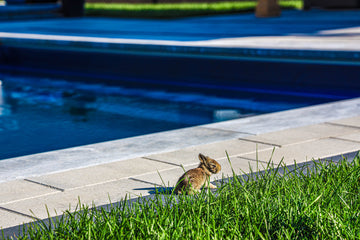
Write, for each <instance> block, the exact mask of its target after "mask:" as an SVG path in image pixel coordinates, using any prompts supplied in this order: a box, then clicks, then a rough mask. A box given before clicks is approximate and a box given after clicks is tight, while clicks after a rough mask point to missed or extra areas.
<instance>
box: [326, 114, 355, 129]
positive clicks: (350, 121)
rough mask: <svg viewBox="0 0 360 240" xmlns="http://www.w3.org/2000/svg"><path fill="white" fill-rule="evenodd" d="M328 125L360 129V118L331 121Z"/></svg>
mask: <svg viewBox="0 0 360 240" xmlns="http://www.w3.org/2000/svg"><path fill="white" fill-rule="evenodd" d="M330 123H334V124H340V125H345V126H350V127H358V128H360V116H356V117H352V118H345V119H339V120H335V121H331V122H330Z"/></svg>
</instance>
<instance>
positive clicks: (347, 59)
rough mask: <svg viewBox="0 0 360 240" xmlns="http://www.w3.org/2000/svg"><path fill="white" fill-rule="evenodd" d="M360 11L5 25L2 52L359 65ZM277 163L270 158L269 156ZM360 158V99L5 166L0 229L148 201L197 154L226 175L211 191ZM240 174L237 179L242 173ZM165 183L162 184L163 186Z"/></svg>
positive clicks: (0, 25)
mask: <svg viewBox="0 0 360 240" xmlns="http://www.w3.org/2000/svg"><path fill="white" fill-rule="evenodd" d="M359 13H360V11H355V10H350V11H321V10H312V11H309V12H300V11H284V12H283V13H282V16H281V17H280V18H269V19H256V18H255V17H254V16H253V15H252V14H244V15H229V16H216V17H202V18H190V19H178V20H167V21H159V20H147V21H145V20H130V19H115V20H114V19H104V18H79V19H62V18H56V19H50V20H46V21H45V20H34V21H26V22H22V21H16V22H15V21H14V22H0V43H1V44H2V45H3V46H28V47H34V48H62V49H66V48H72V49H76V50H79V51H90V50H91V51H127V52H132V53H134V54H138V53H141V54H142V53H147V54H158V55H159V54H160V55H161V54H164V53H166V54H196V55H201V54H204V55H206V56H207V57H262V58H272V57H282V58H289V59H293V60H294V61H295V60H296V61H300V60H301V61H333V62H336V63H340V64H358V63H359V58H360V54H359V53H360V51H359V50H360V44H359V41H360V37H359V33H360V14H359ZM274 149H275V151H274V155H273V156H272V158H271V155H272V152H273V150H274ZM359 150H360V98H354V99H349V100H344V101H339V102H333V103H327V104H322V105H317V106H311V107H306V108H299V109H293V110H289V111H283V112H277V113H271V114H264V115H259V116H254V117H249V118H243V119H237V120H231V121H226V122H221V123H215V124H208V125H201V126H196V127H191V128H185V129H178V130H174V131H167V132H161V133H156V134H149V135H143V136H138V137H133V138H128V139H120V140H116V141H111V142H104V143H98V144H92V145H86V146H79V147H74V148H69V149H64V150H59V151H54V152H48V153H40V154H35V155H29V156H23V157H17V158H13V159H7V160H1V161H0V189H1V191H0V228H3V229H5V230H6V231H5V232H6V234H11V233H12V232H14V231H15V232H16V231H17V230H18V229H17V228H16V226H18V225H19V224H22V223H28V222H30V221H33V220H37V219H45V218H47V217H48V214H47V211H46V206H47V208H48V210H49V214H50V216H56V215H59V214H61V213H62V212H63V211H65V210H68V209H70V210H74V209H75V207H76V205H77V204H78V200H79V198H80V200H81V202H82V203H83V204H92V203H94V204H95V205H96V206H102V205H107V204H108V203H109V199H111V201H112V202H113V203H115V202H118V201H120V200H121V199H122V198H124V197H125V195H127V194H130V196H131V197H133V198H136V197H139V196H148V195H150V194H152V192H153V191H154V187H155V186H157V187H171V186H173V185H174V184H175V182H176V180H177V179H178V177H179V176H180V175H181V174H182V173H183V169H182V167H181V166H183V167H184V168H185V169H190V168H193V167H195V166H196V165H197V164H198V160H197V155H198V153H199V152H201V153H203V154H205V155H208V156H211V157H213V158H215V159H216V160H218V161H219V162H220V163H221V165H222V171H221V173H220V174H217V175H214V176H213V177H212V179H211V180H212V181H215V180H217V179H221V178H222V177H227V176H232V171H231V168H230V165H229V163H228V161H227V159H226V157H225V156H226V155H225V151H227V152H228V153H229V156H230V159H231V161H232V166H233V168H234V170H235V172H236V173H238V174H241V173H242V171H245V172H248V171H249V168H250V167H252V168H253V169H257V167H259V169H262V164H264V165H265V164H266V163H267V162H268V161H269V159H270V158H271V159H272V162H273V163H274V164H275V165H277V164H279V163H280V161H281V160H282V159H283V161H284V162H285V163H286V164H293V163H294V160H296V161H297V162H298V163H300V162H306V161H310V160H312V159H313V158H314V159H319V158H331V157H333V156H338V155H343V154H348V153H354V152H357V151H359ZM240 169H241V171H240ZM159 175H161V177H162V179H163V180H164V182H162V181H161V178H160V176H159Z"/></svg>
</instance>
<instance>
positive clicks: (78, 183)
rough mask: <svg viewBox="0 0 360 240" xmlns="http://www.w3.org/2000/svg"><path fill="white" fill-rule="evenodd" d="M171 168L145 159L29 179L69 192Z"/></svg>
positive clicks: (171, 166)
mask: <svg viewBox="0 0 360 240" xmlns="http://www.w3.org/2000/svg"><path fill="white" fill-rule="evenodd" d="M170 168H174V166H173V165H170V164H166V163H162V162H156V161H151V160H148V159H145V158H134V159H129V160H124V161H118V162H113V163H107V164H101V165H97V166H93V167H87V168H81V169H75V170H69V171H66V172H61V173H55V174H49V175H42V176H38V177H29V178H27V179H30V180H32V181H35V182H39V183H42V184H46V185H50V186H54V187H57V188H61V189H64V190H69V189H73V188H79V187H85V186H91V185H96V184H101V183H106V182H111V181H116V180H119V179H122V178H128V177H131V176H136V175H141V174H145V173H149V172H156V171H158V170H163V169H170ZM69 179H71V181H69Z"/></svg>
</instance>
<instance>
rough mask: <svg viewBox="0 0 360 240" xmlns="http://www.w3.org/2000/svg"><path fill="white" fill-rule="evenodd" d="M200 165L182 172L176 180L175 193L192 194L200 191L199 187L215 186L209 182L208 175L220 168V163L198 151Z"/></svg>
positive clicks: (218, 170)
mask: <svg viewBox="0 0 360 240" xmlns="http://www.w3.org/2000/svg"><path fill="white" fill-rule="evenodd" d="M199 160H200V165H199V166H198V167H197V168H194V169H190V170H189V171H187V172H186V173H184V174H183V175H182V176H181V177H180V178H179V180H178V181H177V184H176V188H175V193H177V194H181V193H186V194H191V195H192V194H194V193H198V192H200V189H201V187H203V186H204V185H205V187H209V188H216V186H215V185H213V184H211V183H210V182H209V181H210V175H211V174H212V173H218V172H220V170H221V166H220V164H219V163H218V162H217V161H215V160H214V159H212V158H209V157H207V156H204V155H203V154H201V153H199Z"/></svg>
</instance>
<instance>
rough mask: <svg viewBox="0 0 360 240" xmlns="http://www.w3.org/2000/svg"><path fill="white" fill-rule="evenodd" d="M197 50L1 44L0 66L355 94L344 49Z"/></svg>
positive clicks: (357, 72)
mask: <svg viewBox="0 0 360 240" xmlns="http://www.w3.org/2000/svg"><path fill="white" fill-rule="evenodd" d="M195 49H196V48H194V47H189V49H187V48H180V49H176V47H175V48H174V49H168V51H165V52H163V53H159V52H157V51H155V50H154V49H153V48H150V49H147V50H146V49H145V50H143V51H140V50H137V51H135V50H131V51H130V50H129V51H109V50H108V49H103V51H100V50H99V49H94V50H91V49H83V48H79V49H77V50H76V51H75V50H74V49H69V48H68V47H67V48H57V49H56V48H52V47H49V48H32V47H21V46H7V45H6V44H5V45H2V46H0V70H1V71H3V72H8V73H18V72H22V73H31V74H38V75H44V76H52V77H54V76H55V77H62V78H66V79H71V78H74V79H77V80H79V79H81V80H85V81H95V82H96V81H99V80H100V81H101V82H106V83H110V84H127V85H136V86H138V84H161V85H168V86H175V87H177V86H184V87H192V88H209V89H219V90H221V89H224V90H225V89H227V90H229V89H232V90H236V89H259V88H261V89H267V90H268V91H278V92H281V91H282V92H293V93H297V94H299V93H304V94H309V93H310V94H331V95H337V96H343V97H344V98H348V97H356V96H359V90H360V81H358V79H359V77H358V76H360V67H359V65H360V62H359V61H357V60H356V59H355V58H351V56H348V55H347V54H346V53H343V56H341V57H342V59H341V58H340V61H339V60H337V61H334V60H331V59H330V58H329V56H326V55H324V56H317V55H314V54H313V53H312V52H311V51H308V52H305V53H303V56H305V57H306V56H307V57H311V59H307V60H306V59H305V58H304V59H302V58H301V56H302V55H301V54H300V53H299V51H294V52H291V51H289V50H287V51H286V52H285V51H281V50H279V51H277V52H276V54H275V52H274V50H262V51H259V52H257V53H256V52H251V51H250V52H241V51H240V50H239V49H237V50H235V53H231V52H229V51H225V52H223V54H221V51H220V50H218V51H216V48H215V50H214V48H198V49H197V50H195ZM209 52H212V54H210V53H209ZM295 52H297V53H295ZM282 54H284V55H283V56H282ZM329 54H330V53H329ZM338 54H341V52H340V53H338ZM330 55H331V54H330ZM49 56H51V57H49ZM269 56H270V57H269ZM326 57H327V58H326Z"/></svg>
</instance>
